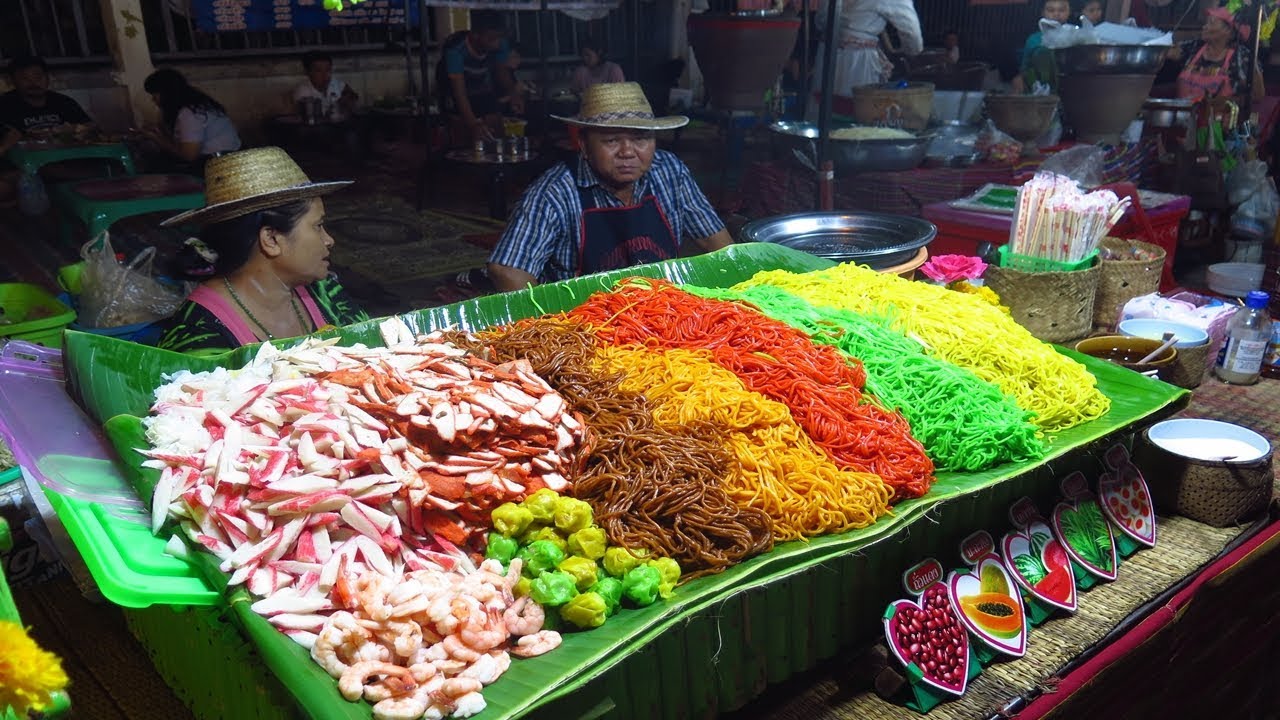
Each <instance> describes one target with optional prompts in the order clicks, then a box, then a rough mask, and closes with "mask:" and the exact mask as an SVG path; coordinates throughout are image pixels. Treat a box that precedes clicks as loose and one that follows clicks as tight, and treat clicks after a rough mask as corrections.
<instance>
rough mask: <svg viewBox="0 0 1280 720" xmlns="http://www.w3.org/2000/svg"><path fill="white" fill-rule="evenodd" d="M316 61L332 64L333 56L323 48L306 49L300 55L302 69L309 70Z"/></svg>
mask: <svg viewBox="0 0 1280 720" xmlns="http://www.w3.org/2000/svg"><path fill="white" fill-rule="evenodd" d="M318 62H327V63H329V64H330V65H332V64H333V56H332V55H330V54H329V53H327V52H324V51H323V50H308V51H307V52H306V53H304V54H303V56H302V69H303V70H307V71H310V70H311V66H312V65H314V64H316V63H318Z"/></svg>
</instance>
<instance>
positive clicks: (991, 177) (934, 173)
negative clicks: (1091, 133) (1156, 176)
mask: <svg viewBox="0 0 1280 720" xmlns="http://www.w3.org/2000/svg"><path fill="white" fill-rule="evenodd" d="M1066 147H1070V146H1063V147H1061V148H1057V150H1060V149H1066ZM1104 149H1105V150H1106V153H1107V155H1106V167H1105V172H1104V173H1103V182H1104V183H1114V182H1131V183H1135V184H1141V183H1142V178H1143V176H1144V174H1145V173H1146V172H1147V170H1148V169H1149V167H1151V165H1152V163H1154V160H1155V146H1154V145H1153V144H1149V143H1147V144H1135V145H1118V146H1109V147H1105V148H1104ZM1045 152H1046V155H1045V156H1043V157H1038V158H1023V159H1022V160H1021V161H1020V162H1019V163H1018V164H1016V165H990V164H986V163H978V164H975V165H971V166H969V167H963V168H948V167H919V168H915V169H913V170H902V171H898V172H866V173H859V174H858V175H855V176H849V177H841V176H837V177H836V181H835V207H836V208H837V209H841V210H874V211H876V212H886V213H893V214H896V215H920V214H921V213H922V212H923V209H924V207H925V206H927V205H931V204H934V203H940V202H946V201H949V200H954V199H956V198H960V197H965V196H966V195H969V194H970V193H972V192H974V191H975V190H978V189H979V188H981V187H982V186H983V185H986V184H988V183H995V184H1005V185H1007V184H1013V183H1014V182H1015V178H1018V177H1021V176H1023V175H1027V174H1030V173H1033V172H1035V170H1036V169H1037V168H1038V167H1039V166H1040V164H1041V163H1043V162H1044V160H1045V159H1046V158H1047V157H1050V156H1052V154H1053V153H1054V152H1055V149H1052V148H1046V149H1045ZM817 197H818V186H817V181H816V180H815V178H814V173H813V171H811V170H806V169H804V168H801V167H799V166H798V165H797V164H796V163H795V162H791V161H787V160H775V161H769V162H755V163H751V164H750V166H749V167H748V168H747V171H746V174H745V175H744V176H743V182H742V205H743V212H744V214H746V215H748V216H750V217H764V216H769V215H782V214H786V213H794V212H805V211H809V210H813V209H815V207H816V203H817Z"/></svg>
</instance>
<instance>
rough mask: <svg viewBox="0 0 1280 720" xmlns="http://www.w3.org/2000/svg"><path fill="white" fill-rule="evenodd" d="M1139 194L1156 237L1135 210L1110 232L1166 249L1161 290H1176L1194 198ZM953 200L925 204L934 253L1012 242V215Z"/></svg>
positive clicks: (970, 251) (971, 252)
mask: <svg viewBox="0 0 1280 720" xmlns="http://www.w3.org/2000/svg"><path fill="white" fill-rule="evenodd" d="M1138 197H1139V200H1140V201H1141V204H1142V208H1143V211H1144V212H1145V213H1146V216H1147V219H1148V220H1149V221H1150V223H1151V229H1152V231H1153V232H1154V237H1145V235H1146V233H1145V232H1144V231H1143V230H1142V228H1141V227H1140V224H1139V223H1138V222H1137V221H1136V220H1135V217H1134V211H1133V210H1130V211H1129V212H1128V213H1127V214H1126V215H1125V218H1124V219H1123V220H1121V221H1120V223H1119V224H1117V225H1116V226H1115V227H1114V228H1112V230H1111V232H1110V233H1109V234H1110V235H1114V236H1116V237H1122V238H1130V239H1138V240H1144V241H1146V242H1149V243H1152V244H1154V245H1159V246H1160V247H1161V248H1163V249H1164V251H1165V264H1164V272H1163V274H1162V275H1161V279H1160V289H1161V290H1169V289H1172V288H1173V287H1175V286H1176V283H1175V282H1174V279H1173V262H1174V253H1175V252H1176V251H1177V249H1178V227H1179V225H1180V224H1181V223H1182V219H1183V218H1184V217H1186V215H1187V212H1188V211H1189V210H1190V208H1191V198H1189V197H1187V196H1186V195H1169V194H1166V193H1157V192H1151V191H1148V190H1139V191H1138ZM953 200H955V198H950V199H948V200H946V201H942V202H935V203H932V204H930V205H927V206H925V207H924V210H923V215H924V217H925V219H926V220H928V221H929V222H932V223H933V224H934V225H936V226H937V227H938V236H937V237H936V238H934V240H933V242H931V243H929V254H930V255H950V254H958V255H976V254H977V252H978V246H979V245H981V244H982V243H990V244H992V245H996V246H999V245H1004V244H1005V243H1007V242H1009V228H1010V224H1011V219H1012V216H1011V215H1009V214H1006V213H999V212H977V211H973V210H963V209H960V208H957V207H954V206H953V205H952V201H953Z"/></svg>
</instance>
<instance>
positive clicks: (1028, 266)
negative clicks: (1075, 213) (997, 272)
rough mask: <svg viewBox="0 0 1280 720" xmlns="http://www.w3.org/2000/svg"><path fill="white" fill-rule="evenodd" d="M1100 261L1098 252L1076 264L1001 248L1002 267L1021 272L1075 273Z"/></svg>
mask: <svg viewBox="0 0 1280 720" xmlns="http://www.w3.org/2000/svg"><path fill="white" fill-rule="evenodd" d="M1097 260H1098V251H1097V250H1094V251H1093V252H1091V253H1089V254H1088V255H1086V256H1085V257H1084V259H1083V260H1077V261H1076V262H1060V261H1058V260H1046V259H1045V258H1038V257H1035V256H1032V255H1019V254H1017V253H1015V252H1010V251H1009V246H1008V245H1001V246H1000V267H1002V268H1008V269H1010V270H1018V271H1020V272H1075V271H1076V270H1086V269H1088V268H1091V267H1093V264H1094V263H1095V262H1097Z"/></svg>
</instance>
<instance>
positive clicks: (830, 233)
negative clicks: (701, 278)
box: [738, 212, 938, 270]
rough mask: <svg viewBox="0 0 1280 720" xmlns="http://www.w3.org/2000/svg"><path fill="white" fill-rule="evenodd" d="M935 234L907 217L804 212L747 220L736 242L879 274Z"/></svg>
mask: <svg viewBox="0 0 1280 720" xmlns="http://www.w3.org/2000/svg"><path fill="white" fill-rule="evenodd" d="M937 234H938V229H937V228H936V227H934V225H933V223H931V222H929V221H928V220H924V219H922V218H918V217H910V216H908V215H889V214H886V213H863V212H856V213H855V212H808V213H794V214H792V215H778V216H776V217H770V218H763V219H760V220H753V221H752V222H749V223H747V224H746V225H745V226H743V228H742V232H741V233H740V234H739V236H738V237H739V240H741V241H742V242H767V243H774V244H775V245H785V246H786V247H789V248H792V249H794V250H802V251H804V252H807V253H809V254H810V255H817V256H818V257H822V258H827V259H828V260H835V261H836V262H849V261H856V262H859V263H862V264H865V265H869V266H871V267H872V268H874V269H876V270H882V269H884V268H888V267H893V266H894V265H898V264H901V263H903V262H906V261H907V260H910V259H911V258H912V257H913V256H915V255H916V253H917V252H919V250H920V248H922V247H924V246H925V245H928V244H929V242H930V241H931V240H933V238H934V237H935V236H936V235H937Z"/></svg>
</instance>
